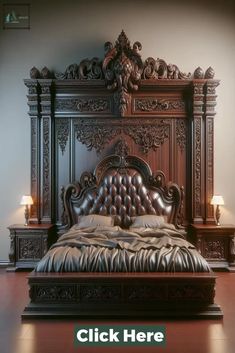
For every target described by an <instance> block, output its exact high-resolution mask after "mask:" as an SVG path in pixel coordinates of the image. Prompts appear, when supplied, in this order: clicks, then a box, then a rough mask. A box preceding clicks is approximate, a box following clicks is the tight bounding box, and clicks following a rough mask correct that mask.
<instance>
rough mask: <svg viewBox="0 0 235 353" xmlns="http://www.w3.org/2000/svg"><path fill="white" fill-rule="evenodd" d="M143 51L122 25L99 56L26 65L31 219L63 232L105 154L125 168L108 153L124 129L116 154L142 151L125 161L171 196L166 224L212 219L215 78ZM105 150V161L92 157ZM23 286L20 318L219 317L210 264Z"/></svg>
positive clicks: (32, 279)
mask: <svg viewBox="0 0 235 353" xmlns="http://www.w3.org/2000/svg"><path fill="white" fill-rule="evenodd" d="M140 50H141V44H140V43H139V42H135V43H134V45H133V46H131V45H130V42H129V40H128V38H127V36H126V34H125V33H124V32H123V31H122V32H121V34H120V35H119V37H118V39H117V41H116V43H115V45H112V44H111V43H110V42H107V43H106V44H105V57H104V59H103V60H99V59H97V58H93V59H91V60H89V59H85V60H82V61H81V62H80V64H79V65H77V64H72V65H70V66H68V68H67V69H66V70H65V72H64V73H53V72H51V71H50V70H48V68H46V67H44V68H43V69H42V70H38V69H36V68H35V67H34V68H33V69H32V70H31V72H30V79H26V80H25V84H26V86H27V87H28V105H29V116H30V120H31V194H32V196H33V199H34V205H33V206H32V209H31V218H30V222H31V223H53V224H57V225H58V227H59V228H60V229H61V231H63V229H64V228H66V227H68V226H70V225H71V224H73V223H74V222H75V221H76V213H79V212H80V211H78V212H75V213H74V209H75V208H76V207H78V208H79V207H80V206H81V204H82V202H83V200H84V198H83V193H84V195H85V193H86V194H87V192H88V191H89V190H94V189H95V188H96V185H95V183H97V182H98V184H99V182H100V180H101V179H102V168H103V167H105V168H107V167H108V163H109V162H111V164H113V165H112V166H113V167H114V168H120V166H121V167H123V165H120V163H124V160H123V159H121V160H120V158H119V157H112V158H111V160H110V159H109V157H107V156H109V155H110V154H113V153H114V151H113V149H114V146H115V145H116V143H117V140H118V139H120V138H121V140H125V143H124V144H122V147H121V150H122V153H121V154H120V153H119V155H121V156H122V157H123V155H124V156H125V157H126V155H127V154H128V155H135V156H137V157H138V158H137V159H136V161H137V160H138V161H139V162H140V164H141V168H139V169H138V163H137V164H135V165H131V164H132V162H133V160H128V158H127V159H126V160H125V163H127V165H128V163H129V167H130V165H131V167H133V168H136V169H137V171H138V172H139V171H140V169H141V172H142V175H143V177H144V179H145V180H144V182H145V183H147V184H148V187H149V185H152V187H153V188H156V189H157V192H159V194H160V195H161V196H162V198H163V199H164V202H166V204H167V203H168V202H169V204H170V208H171V211H172V210H173V209H174V212H173V213H171V212H170V216H169V214H168V219H169V220H170V221H171V222H172V223H174V224H176V225H180V224H184V225H185V226H187V225H188V224H190V223H214V214H213V207H212V206H211V205H210V203H209V200H210V199H211V197H212V195H213V185H214V177H213V148H214V147H213V129H214V127H213V126H214V116H215V105H216V92H215V90H216V87H217V86H218V84H219V81H218V80H215V79H214V71H213V69H212V68H211V67H209V68H208V69H207V70H206V71H205V73H204V71H203V70H202V69H201V68H200V67H198V68H197V69H196V70H195V71H194V74H193V75H191V74H184V73H183V72H181V71H180V70H179V68H178V67H177V66H176V65H171V64H167V63H166V62H165V61H164V60H162V59H156V60H155V59H153V58H148V59H146V60H145V61H144V62H143V61H142V59H141V56H140ZM83 145H85V147H86V148H84V146H83ZM126 149H128V152H127V153H123V151H124V150H126ZM94 151H95V152H97V155H96V154H95V152H94ZM116 154H117V153H116ZM105 157H107V158H106V159H105ZM103 158H104V161H105V162H104V163H105V165H103V164H102V163H101V164H98V161H100V160H102V159H103ZM115 158H116V159H115ZM143 159H144V160H145V161H146V162H147V163H144V162H143ZM115 161H116V162H115ZM115 163H116V164H115ZM97 164H98V167H97V170H96V171H95V175H96V180H94V178H93V176H92V175H91V174H90V173H85V174H83V176H82V178H81V180H80V183H79V184H77V185H72V184H73V183H74V180H78V179H79V176H80V175H81V174H82V172H83V171H84V170H94V168H95V166H96V165H97ZM148 165H149V167H148ZM125 167H126V165H125ZM151 170H152V171H153V176H154V177H152V176H151V178H152V179H151V182H150V180H149V179H148V178H149V176H150V175H152V174H151V172H150V171H151ZM157 170H162V171H164V174H162V173H161V172H160V173H159V172H158V171H157ZM172 181H174V183H176V184H177V185H180V186H182V187H183V188H181V190H180V189H179V188H178V187H177V186H173V187H172V186H171V187H170V189H169V188H168V189H167V187H166V186H165V182H166V185H168V184H170V185H172V183H171V182H172ZM67 184H69V185H70V186H68V187H67V188H66V189H63V188H62V195H63V200H64V201H65V203H64V204H63V205H64V207H63V206H62V203H61V195H60V189H61V185H67ZM81 190H83V191H81ZM155 191H156V190H155ZM183 191H184V192H183ZM165 192H166V193H165ZM172 194H174V195H175V196H176V198H177V206H176V204H174V202H172V200H173V199H174V197H173V199H172V198H171V197H172ZM163 195H167V196H166V197H165V196H163ZM174 200H175V199H174ZM71 205H73V206H75V208H74V207H72V208H71V207H70V206H71ZM172 205H175V207H173V206H172ZM183 205H184V206H185V207H183ZM172 215H173V216H172ZM122 221H123V219H122ZM29 286H30V298H31V303H30V304H29V305H28V306H27V307H26V308H25V311H24V313H23V315H22V317H23V318H31V317H64V316H69V317H70V316H81V317H83V316H85V317H91V316H94V317H112V318H114V317H135V316H136V317H141V316H142V317H144V316H148V317H157V316H166V317H167V316H171V317H174V316H176V317H213V318H215V317H216V318H219V317H221V316H222V312H221V310H220V308H219V306H218V305H215V304H213V300H214V293H215V275H214V274H213V273H195V274H190V273H187V274H186V273H180V274H177V273H175V274H162V273H144V274H143V273H135V274H134V273H128V274H120V273H113V274H101V273H100V274H92V273H79V274H78V273H76V274H60V273H57V274H52V273H50V274H41V273H34V272H33V273H32V274H30V275H29Z"/></svg>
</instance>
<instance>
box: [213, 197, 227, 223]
mask: <svg viewBox="0 0 235 353" xmlns="http://www.w3.org/2000/svg"><path fill="white" fill-rule="evenodd" d="M211 205H216V211H215V219H216V225H217V226H220V222H219V219H220V208H219V207H220V205H224V199H223V196H221V195H214V196H213V197H212V199H211Z"/></svg>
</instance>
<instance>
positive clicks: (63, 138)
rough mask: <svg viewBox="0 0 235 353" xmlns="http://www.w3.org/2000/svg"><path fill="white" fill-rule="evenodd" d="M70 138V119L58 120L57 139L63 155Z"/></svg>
mask: <svg viewBox="0 0 235 353" xmlns="http://www.w3.org/2000/svg"><path fill="white" fill-rule="evenodd" d="M68 137H69V120H68V119H58V123H57V138H58V143H59V146H60V149H61V152H62V155H63V154H64V152H65V148H66V144H67V141H68Z"/></svg>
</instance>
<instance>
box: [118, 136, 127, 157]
mask: <svg viewBox="0 0 235 353" xmlns="http://www.w3.org/2000/svg"><path fill="white" fill-rule="evenodd" d="M114 153H115V154H117V155H118V156H122V157H126V156H128V154H130V148H129V146H128V144H127V142H126V141H125V140H123V139H120V140H119V141H118V142H117V143H116V145H115V148H114Z"/></svg>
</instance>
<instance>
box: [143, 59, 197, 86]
mask: <svg viewBox="0 0 235 353" xmlns="http://www.w3.org/2000/svg"><path fill="white" fill-rule="evenodd" d="M190 77H191V74H190V73H188V74H186V73H184V72H182V71H180V70H179V68H178V66H176V65H174V64H168V65H167V63H166V62H165V61H164V60H163V59H157V60H155V59H154V58H151V57H150V58H148V59H146V60H145V63H144V68H143V74H142V78H143V79H164V78H167V79H183V80H185V79H189V78H190Z"/></svg>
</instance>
